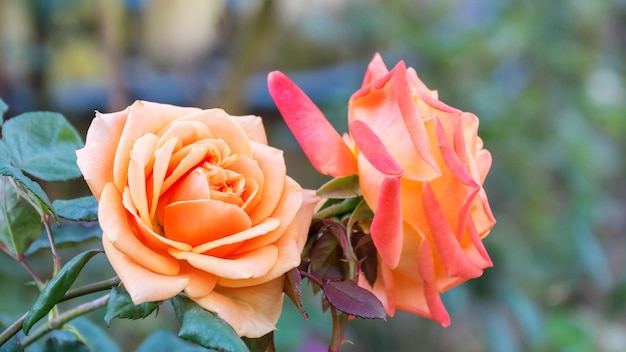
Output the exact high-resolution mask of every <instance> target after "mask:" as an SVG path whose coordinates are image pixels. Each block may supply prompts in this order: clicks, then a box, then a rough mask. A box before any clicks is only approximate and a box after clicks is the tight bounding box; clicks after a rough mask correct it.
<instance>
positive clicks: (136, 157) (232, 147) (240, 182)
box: [77, 101, 316, 337]
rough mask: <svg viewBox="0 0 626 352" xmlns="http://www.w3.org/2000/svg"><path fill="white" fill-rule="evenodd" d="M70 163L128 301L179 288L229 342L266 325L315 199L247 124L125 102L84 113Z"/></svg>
mask: <svg viewBox="0 0 626 352" xmlns="http://www.w3.org/2000/svg"><path fill="white" fill-rule="evenodd" d="M77 155H78V165H79V167H80V169H81V170H82V172H83V175H84V177H85V180H86V181H87V184H88V185H89V187H90V189H91V191H92V192H93V194H94V195H95V196H96V198H97V199H98V201H99V203H98V204H99V206H98V217H99V221H100V225H101V227H102V230H103V235H102V242H103V246H104V249H105V252H106V254H107V257H108V259H109V261H110V262H111V265H112V266H113V269H115V271H116V273H117V274H118V275H119V277H120V279H121V281H122V283H123V284H124V286H125V288H126V290H127V291H128V292H129V294H130V296H131V297H132V299H133V302H134V303H135V304H139V303H142V302H148V301H160V300H165V299H168V298H171V297H173V296H175V295H177V294H178V293H180V292H181V291H184V292H185V294H186V295H187V296H188V297H189V298H190V299H192V300H194V301H195V302H196V303H198V304H199V305H200V306H202V307H204V308H205V309H207V310H209V311H212V312H215V313H217V314H218V316H219V317H221V318H222V319H224V320H226V321H227V322H228V323H229V324H230V325H232V326H233V328H234V329H235V330H236V331H237V333H238V334H239V335H240V336H248V337H259V336H262V335H264V334H266V333H268V332H270V331H272V330H273V329H274V328H275V323H276V321H277V320H278V318H279V315H280V312H281V308H282V304H281V303H282V297H283V293H282V289H283V280H284V275H283V274H284V273H285V272H287V271H288V270H290V269H292V268H294V267H296V266H297V265H298V264H300V253H301V251H302V248H303V246H304V243H305V242H306V237H307V232H308V227H309V225H310V222H311V216H312V213H313V207H314V205H315V202H316V197H315V195H314V194H313V192H312V191H308V190H302V189H301V188H300V186H299V185H298V184H297V183H296V182H295V181H293V180H292V179H291V178H289V177H288V176H286V173H285V172H286V168H285V161H284V159H283V153H282V151H280V150H278V149H275V148H272V147H270V146H268V145H267V140H266V135H265V130H264V128H263V124H262V121H261V119H260V118H259V117H256V116H230V115H228V114H226V113H225V112H224V111H223V110H220V109H212V110H199V109H195V108H183V107H177V106H171V105H164V104H156V103H150V102H142V101H137V102H135V103H134V104H133V105H132V106H130V107H128V108H127V109H126V110H124V111H120V112H116V113H111V114H100V113H96V118H95V119H94V120H93V122H92V124H91V127H90V128H89V131H88V133H87V141H86V144H85V148H83V149H81V150H79V151H78V152H77Z"/></svg>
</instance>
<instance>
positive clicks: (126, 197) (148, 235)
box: [122, 186, 192, 252]
mask: <svg viewBox="0 0 626 352" xmlns="http://www.w3.org/2000/svg"><path fill="white" fill-rule="evenodd" d="M122 204H123V205H124V208H126V211H127V212H128V214H130V215H131V216H132V217H133V218H132V219H129V221H133V220H134V223H133V222H131V225H130V226H131V227H132V228H134V229H135V230H137V236H138V238H139V240H140V241H141V242H143V243H144V244H145V245H146V246H147V247H149V248H151V249H154V250H155V251H157V252H158V251H166V250H167V248H169V247H174V248H176V249H179V250H182V251H188V250H191V248H192V247H191V246H190V245H189V244H187V243H182V242H177V241H172V240H170V239H168V238H165V237H163V236H161V235H160V234H158V233H156V232H155V231H154V230H153V229H152V226H147V225H145V224H144V223H143V221H142V220H141V219H140V218H139V215H137V209H136V208H135V206H134V204H133V201H132V199H131V197H130V191H129V189H128V186H127V187H126V188H125V189H124V193H122Z"/></svg>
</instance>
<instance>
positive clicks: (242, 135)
mask: <svg viewBox="0 0 626 352" xmlns="http://www.w3.org/2000/svg"><path fill="white" fill-rule="evenodd" d="M179 121H199V122H202V123H203V124H204V125H206V126H207V127H208V129H209V130H210V131H211V133H212V134H213V138H217V139H221V140H223V141H224V142H225V143H226V145H228V146H229V147H230V150H231V152H232V153H233V154H245V155H248V156H252V149H251V147H250V139H248V135H247V134H246V132H245V131H244V129H243V128H242V127H241V126H240V125H239V124H238V123H237V122H236V121H235V120H234V119H233V118H232V117H231V116H230V115H228V114H227V113H226V112H224V110H222V109H209V110H202V111H198V112H196V113H195V114H190V115H187V116H185V117H183V118H181V119H180V120H179Z"/></svg>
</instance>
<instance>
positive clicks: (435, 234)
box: [268, 54, 495, 326]
mask: <svg viewBox="0 0 626 352" xmlns="http://www.w3.org/2000/svg"><path fill="white" fill-rule="evenodd" d="M268 85H269V90H270V94H271V95H272V97H273V99H274V101H275V103H276V105H277V106H278V108H279V110H280V112H281V113H282V115H283V117H284V119H285V121H286V122H287V125H288V126H289V128H290V129H291V131H292V132H293V133H294V135H295V136H296V139H297V140H298V142H299V143H300V145H301V146H302V149H303V150H304V152H305V153H306V155H307V157H308V158H309V159H310V161H311V162H312V164H313V165H314V166H315V168H316V169H317V170H318V171H319V172H321V173H322V174H326V175H331V176H334V177H340V176H348V175H354V174H357V175H358V176H359V183H360V187H361V190H362V192H363V197H364V199H365V201H366V202H367V204H368V205H369V207H370V208H371V209H372V210H373V211H374V218H373V221H372V226H371V229H370V233H371V236H372V240H373V241H374V245H375V246H376V248H377V251H378V253H379V267H378V275H377V280H376V281H375V283H374V286H373V287H371V286H370V285H369V284H368V283H367V281H366V280H364V279H361V280H360V282H359V284H360V285H362V286H363V287H365V288H368V289H370V290H371V291H372V292H373V293H374V294H375V295H376V296H377V297H378V298H379V299H380V300H381V302H382V303H383V305H384V306H385V310H386V312H387V314H388V315H390V316H392V315H394V313H395V311H396V310H397V309H400V310H405V311H409V312H412V313H415V314H419V315H422V316H425V317H428V318H431V319H433V320H435V321H437V322H439V323H440V324H442V325H444V326H447V325H449V323H450V318H449V315H448V313H447V311H446V309H445V307H444V306H443V304H442V301H441V298H440V293H441V292H444V291H446V290H448V289H450V288H452V287H454V286H457V285H459V284H461V283H462V282H464V281H466V280H468V279H471V278H475V277H478V276H480V275H481V274H482V273H483V269H485V268H487V267H490V266H491V265H492V263H491V260H490V258H489V256H488V254H487V252H486V250H485V247H484V246H483V243H482V239H483V238H484V237H485V236H487V234H488V233H489V231H490V230H491V228H492V227H493V226H494V224H495V220H494V217H493V215H492V213H491V210H490V208H489V204H488V201H487V197H486V194H485V191H484V189H483V186H482V185H483V183H484V181H485V177H486V176H487V173H488V171H489V168H490V166H491V154H490V153H489V152H488V151H487V150H486V149H484V148H483V142H482V140H481V139H480V137H478V135H477V131H478V118H477V117H476V116H475V115H474V114H471V113H467V112H463V111H460V110H458V109H455V108H453V107H450V106H448V105H446V104H445V103H443V102H441V101H440V100H438V96H437V92H436V91H433V90H430V89H428V87H426V85H425V84H424V83H423V82H422V81H421V80H420V79H419V78H418V76H417V74H416V72H415V70H414V69H412V68H407V67H406V66H405V64H404V63H403V62H400V63H398V64H397V65H396V66H395V67H394V68H393V69H392V70H391V71H389V70H388V69H387V67H386V66H385V64H384V63H383V61H382V58H381V57H380V55H378V54H376V55H375V56H374V58H373V60H372V61H371V62H370V64H369V67H368V69H367V72H366V74H365V78H364V80H363V85H362V87H361V88H360V89H359V90H358V91H356V92H355V93H354V94H353V95H352V97H351V98H350V102H349V109H348V125H349V131H350V133H349V134H345V135H344V136H343V138H342V137H341V136H340V135H339V134H338V133H337V132H336V131H335V130H334V128H333V127H332V126H331V125H330V123H329V122H328V121H327V120H326V119H325V117H324V115H323V114H322V112H321V111H320V110H319V109H318V108H317V107H316V106H315V104H314V103H313V102H312V101H311V100H310V99H309V98H308V97H307V96H306V95H305V94H304V93H303V92H302V91H301V90H300V89H299V88H298V87H297V86H296V85H295V84H294V83H293V82H292V81H290V80H289V79H288V78H287V77H286V76H285V75H284V74H282V73H280V72H272V73H270V75H269V77H268Z"/></svg>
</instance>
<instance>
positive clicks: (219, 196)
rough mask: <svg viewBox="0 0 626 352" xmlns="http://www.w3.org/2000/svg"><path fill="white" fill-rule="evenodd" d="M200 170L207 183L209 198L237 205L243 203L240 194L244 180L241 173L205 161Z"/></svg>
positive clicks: (244, 187) (243, 188)
mask: <svg viewBox="0 0 626 352" xmlns="http://www.w3.org/2000/svg"><path fill="white" fill-rule="evenodd" d="M202 170H203V171H204V173H205V175H206V178H207V181H208V183H209V189H210V192H211V199H215V200H220V201H223V202H227V203H230V204H235V205H237V206H241V205H242V204H243V199H242V197H241V196H242V194H243V192H244V191H245V189H246V180H245V178H244V177H243V175H241V174H239V173H237V172H235V171H232V170H226V169H224V168H222V167H220V166H216V165H213V164H210V163H205V164H204V167H203V168H202Z"/></svg>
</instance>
